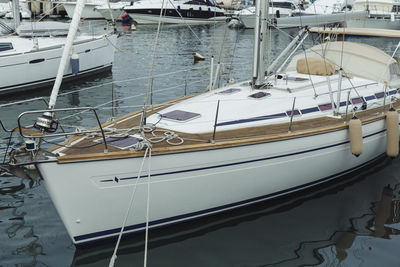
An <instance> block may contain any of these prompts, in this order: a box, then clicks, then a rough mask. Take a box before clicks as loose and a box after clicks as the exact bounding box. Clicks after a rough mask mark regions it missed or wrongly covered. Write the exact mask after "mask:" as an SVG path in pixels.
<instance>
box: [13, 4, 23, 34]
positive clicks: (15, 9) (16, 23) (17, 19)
mask: <svg viewBox="0 0 400 267" xmlns="http://www.w3.org/2000/svg"><path fill="white" fill-rule="evenodd" d="M12 13H13V19H14V31H17V28H18V26H19V25H20V24H21V18H20V15H19V0H13V1H12Z"/></svg>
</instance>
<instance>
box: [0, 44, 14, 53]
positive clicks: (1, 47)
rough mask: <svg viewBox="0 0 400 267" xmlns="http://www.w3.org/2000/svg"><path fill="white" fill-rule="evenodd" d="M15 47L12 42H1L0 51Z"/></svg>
mask: <svg viewBox="0 0 400 267" xmlns="http://www.w3.org/2000/svg"><path fill="white" fill-rule="evenodd" d="M11 49H14V47H13V45H12V43H0V52H1V51H7V50H11Z"/></svg>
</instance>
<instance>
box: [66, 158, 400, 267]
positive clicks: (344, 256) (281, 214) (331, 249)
mask: <svg viewBox="0 0 400 267" xmlns="http://www.w3.org/2000/svg"><path fill="white" fill-rule="evenodd" d="M399 168H400V164H399V161H398V160H390V159H387V158H383V159H382V158H381V159H380V160H378V161H377V162H375V163H373V164H371V165H370V166H368V167H367V168H364V170H363V171H362V172H357V173H352V174H349V175H347V176H344V177H342V178H341V179H340V181H337V180H336V181H335V182H334V183H329V184H326V185H323V186H319V187H317V188H315V189H313V190H310V189H308V190H307V193H305V192H300V193H297V194H294V195H292V196H287V197H283V198H279V199H275V200H270V201H265V202H262V203H259V204H255V205H251V206H248V207H244V208H241V209H237V210H232V211H228V212H225V213H222V214H217V215H213V216H209V217H206V218H200V219H198V220H195V221H193V222H190V223H181V224H177V225H175V226H171V227H167V228H161V229H153V230H151V231H150V239H149V254H148V255H149V256H148V257H149V260H148V264H149V265H150V266H153V265H154V266H299V265H321V266H337V265H341V264H344V265H346V266H359V265H360V264H361V263H362V266H397V265H396V262H397V263H398V258H397V256H396V255H397V254H396V253H395V252H394V251H397V250H398V249H396V247H399V246H398V245H399V243H400V238H399V233H400V231H399V230H398V229H400V224H399V220H400V218H399V213H400V210H399V203H400V196H399V189H400V184H398V179H397V178H395V177H393V176H394V175H393V172H394V170H396V169H399ZM143 242H144V234H135V235H134V236H132V237H130V238H126V239H125V240H123V242H122V243H121V245H120V247H119V253H118V265H117V266H127V264H129V265H130V266H134V265H141V264H142V262H143V254H144V251H143V250H144V243H143ZM114 246H115V243H113V242H111V243H108V244H106V245H102V246H97V247H93V248H90V249H77V250H76V251H75V255H74V260H73V263H72V266H87V267H89V266H108V263H109V261H110V257H111V255H112V253H113V250H114ZM383 248H384V250H382V249H383Z"/></svg>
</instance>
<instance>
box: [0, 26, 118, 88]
mask: <svg viewBox="0 0 400 267" xmlns="http://www.w3.org/2000/svg"><path fill="white" fill-rule="evenodd" d="M17 24H18V23H17ZM69 25H70V24H69V23H62V22H51V21H48V22H43V21H42V22H32V23H24V24H21V25H20V26H18V27H17V29H16V31H15V33H16V35H15V34H14V35H4V36H1V37H0V69H1V72H0V94H8V93H19V92H21V91H25V90H33V89H36V88H39V87H45V86H49V85H51V84H52V83H53V82H54V81H55V79H56V75H57V69H58V66H59V64H60V59H61V55H62V51H63V48H64V46H65V41H66V35H67V33H68V29H69ZM8 29H9V30H10V28H8ZM116 38H117V36H116V35H115V34H109V33H108V32H103V33H99V34H97V35H96V34H84V33H82V34H80V35H79V36H77V37H76V40H74V45H73V54H74V58H75V61H76V62H77V65H76V68H74V69H73V68H72V64H71V63H68V64H67V66H66V68H65V71H64V78H65V80H66V81H67V80H73V79H79V78H81V77H83V76H87V75H90V74H94V73H98V72H103V71H107V70H108V71H109V70H111V68H112V64H113V61H114V50H115V48H114V44H115V43H116ZM21 74H23V75H21Z"/></svg>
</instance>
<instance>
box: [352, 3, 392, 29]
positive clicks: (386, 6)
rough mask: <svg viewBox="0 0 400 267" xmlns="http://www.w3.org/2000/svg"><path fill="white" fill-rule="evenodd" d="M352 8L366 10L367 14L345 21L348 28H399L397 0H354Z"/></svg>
mask: <svg viewBox="0 0 400 267" xmlns="http://www.w3.org/2000/svg"><path fill="white" fill-rule="evenodd" d="M353 10H367V11H368V12H369V16H368V17H367V18H362V19H352V20H349V21H347V22H346V26H347V27H349V28H379V29H388V30H400V14H399V11H400V2H399V1H397V0H375V1H369V0H355V1H354V5H353Z"/></svg>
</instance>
